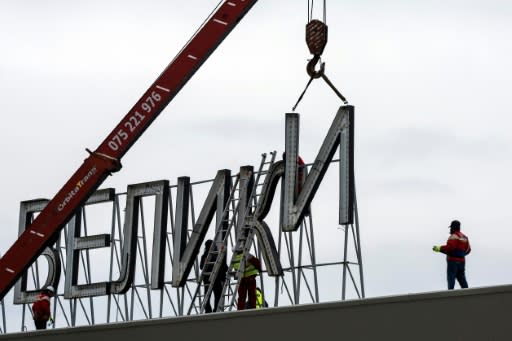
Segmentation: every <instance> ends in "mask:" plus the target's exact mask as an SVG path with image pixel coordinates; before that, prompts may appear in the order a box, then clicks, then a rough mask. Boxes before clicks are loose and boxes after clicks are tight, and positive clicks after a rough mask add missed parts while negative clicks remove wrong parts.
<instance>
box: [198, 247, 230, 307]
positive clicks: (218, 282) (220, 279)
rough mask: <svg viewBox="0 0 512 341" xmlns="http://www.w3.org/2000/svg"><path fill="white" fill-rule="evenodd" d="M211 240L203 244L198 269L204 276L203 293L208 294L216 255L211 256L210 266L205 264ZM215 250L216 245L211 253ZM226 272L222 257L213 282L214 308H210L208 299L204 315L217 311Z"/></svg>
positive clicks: (224, 261) (224, 259) (226, 267)
mask: <svg viewBox="0 0 512 341" xmlns="http://www.w3.org/2000/svg"><path fill="white" fill-rule="evenodd" d="M212 244H213V240H211V239H208V240H207V241H206V242H205V243H204V252H203V255H202V256H201V261H200V262H199V267H200V268H201V269H202V270H203V273H205V274H206V275H205V276H204V277H203V283H204V293H205V294H206V292H208V290H209V287H210V279H209V276H210V273H211V272H212V271H213V266H214V263H215V262H217V256H218V255H217V254H213V255H212V256H211V262H212V263H211V264H206V258H207V256H208V252H209V251H210V248H211V247H212ZM215 250H216V245H213V249H212V251H215ZM227 271H228V265H227V264H226V256H225V255H224V256H223V257H222V263H221V266H220V269H219V273H218V274H217V277H216V278H215V281H214V282H213V288H212V292H213V296H214V306H213V310H212V306H211V304H210V297H211V296H210V297H209V298H208V301H207V302H206V305H205V306H204V311H205V313H207V314H208V313H211V312H212V311H217V307H218V306H219V301H220V298H221V296H222V288H223V287H224V282H225V281H226V272H227Z"/></svg>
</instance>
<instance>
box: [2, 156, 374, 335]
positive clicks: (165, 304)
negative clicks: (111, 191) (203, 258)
mask: <svg viewBox="0 0 512 341" xmlns="http://www.w3.org/2000/svg"><path fill="white" fill-rule="evenodd" d="M332 162H333V163H337V162H339V160H333V161H332ZM306 166H308V167H310V166H311V164H310V165H306ZM212 182H213V180H207V181H199V182H195V183H191V186H190V193H189V200H190V208H191V212H190V213H191V214H190V215H189V219H190V220H191V224H189V226H194V223H195V221H196V216H195V212H196V209H197V208H198V207H201V205H202V204H203V203H202V201H201V200H198V199H196V200H194V193H198V192H199V193H200V192H201V190H202V192H204V187H203V188H201V187H202V186H209V185H210V184H211V183H212ZM176 189H177V186H176V185H173V186H169V196H168V199H167V205H168V206H167V208H168V210H169V214H168V217H167V220H168V221H167V222H168V225H169V229H168V231H167V232H166V235H165V239H166V241H165V264H166V268H165V278H164V281H163V286H162V287H161V289H157V290H154V289H153V290H152V289H151V285H152V283H151V279H150V276H149V275H150V269H151V262H152V260H151V259H150V256H149V255H150V254H151V253H150V252H148V245H147V240H148V238H151V237H150V234H151V233H152V231H153V227H152V226H151V224H152V222H151V219H148V218H149V217H151V214H150V212H151V211H154V210H155V208H154V206H155V205H154V204H151V203H148V204H147V205H146V200H147V198H146V197H141V198H140V200H139V202H138V224H139V229H138V232H137V243H136V244H137V247H136V250H137V252H136V253H137V256H136V258H137V259H136V269H137V271H136V275H135V278H134V282H133V285H132V286H131V287H130V289H129V290H128V291H127V292H125V293H116V294H114V293H111V294H109V295H105V296H97V297H82V298H74V299H71V300H68V304H66V301H65V300H63V298H64V297H63V293H62V292H59V293H58V295H57V296H56V297H55V299H54V300H53V315H54V316H55V317H56V326H57V327H66V326H77V325H93V324H95V323H109V322H120V321H130V320H139V319H151V318H155V317H158V318H161V317H168V316H182V315H185V314H186V313H187V311H188V310H189V307H190V306H191V305H192V304H194V303H196V304H197V302H193V301H192V299H193V293H194V292H195V290H196V288H197V285H198V283H197V279H198V277H199V274H200V269H199V266H198V261H197V259H196V261H195V264H194V266H193V268H192V271H191V272H190V275H189V278H188V280H187V282H186V284H185V285H184V286H183V287H179V288H175V287H173V286H172V285H171V283H172V282H171V271H170V264H171V262H172V260H173V259H172V258H173V242H172V240H173V234H174V228H175V201H176V200H175V198H176V195H177V194H176ZM353 190H354V203H355V188H353ZM126 196H127V193H117V194H116V195H115V198H114V200H113V201H112V202H111V205H112V211H111V212H112V218H111V226H110V227H109V229H110V234H111V245H110V265H107V263H106V262H105V264H104V265H105V268H106V269H108V276H107V278H108V280H109V281H112V280H114V279H115V274H117V273H119V272H120V271H121V266H122V264H121V257H122V254H123V253H122V250H123V246H124V243H125V240H124V238H125V236H124V235H123V226H124V224H125V221H124V210H126V208H123V207H122V204H121V203H122V202H124V201H123V200H125V199H124V198H125V197H126ZM313 203H314V202H313ZM81 214H82V215H83V216H82V223H83V229H82V232H83V234H84V235H85V236H87V235H88V233H90V232H89V230H90V229H88V227H87V222H88V219H87V212H86V209H85V207H84V208H83V209H82V213H81ZM354 216H355V219H354V220H355V221H354V223H353V224H348V225H342V228H343V229H344V238H345V240H344V244H343V254H342V256H341V259H339V260H333V261H332V262H328V263H318V262H317V260H316V245H315V238H314V232H315V231H314V226H313V213H312V212H311V209H310V212H309V215H307V216H306V217H305V218H304V219H303V221H302V222H301V224H300V227H299V229H298V230H297V231H296V232H282V231H280V230H279V231H278V232H274V233H276V234H277V236H274V238H277V240H278V252H279V254H280V255H281V262H282V264H283V270H284V275H283V276H282V277H275V278H272V277H269V276H268V275H267V273H266V271H263V273H262V274H261V276H260V278H259V285H260V288H262V289H263V290H265V289H266V297H265V298H266V300H267V301H268V302H269V303H270V305H271V306H287V305H295V304H300V303H318V302H321V301H322V299H321V297H320V293H319V284H320V282H321V281H322V278H321V276H320V275H319V274H318V272H317V270H318V269H319V268H320V267H322V268H329V269H331V270H332V271H334V272H335V273H338V275H340V276H341V281H340V282H339V283H338V284H339V286H340V292H341V296H340V299H342V300H344V299H346V298H347V296H348V294H347V285H350V284H352V286H353V288H354V291H355V292H356V295H357V297H359V298H363V297H364V282H363V271H362V256H361V241H360V236H359V219H358V215H357V205H356V204H355V205H354ZM333 225H335V224H333ZM210 233H213V228H210V230H209V232H208V234H210ZM67 234H68V229H67V228H66V229H64V230H63V231H62V232H61V237H60V238H59V239H58V241H57V243H56V249H57V250H58V254H59V258H60V261H61V264H64V266H63V272H64V275H66V272H67V271H66V270H67V269H66V266H65V264H66V243H67V241H68V240H69V239H68V235H67ZM188 238H190V230H188V235H187V239H188ZM228 240H231V241H232V242H231V244H232V243H233V242H234V241H235V240H236V239H235V236H234V232H233V236H230V238H228ZM62 241H64V244H63V245H62ZM351 245H353V248H354V250H355V255H356V259H355V260H354V261H351V260H350V259H349V258H350V256H349V252H348V250H349V248H350V247H351ZM232 246H233V245H231V247H232ZM251 252H254V254H256V255H257V256H260V257H261V248H260V247H259V245H258V243H257V242H256V241H255V242H254V243H253V247H252V251H251ZM93 264H94V263H91V259H90V257H89V251H88V250H86V251H85V252H84V253H81V254H80V266H81V268H80V270H81V272H82V273H83V275H82V278H81V280H82V282H85V283H87V284H90V283H92V275H93V274H92V272H94V271H91V266H92V265H93ZM340 265H341V267H340ZM39 267H40V266H39V262H36V263H35V264H34V266H32V267H31V269H30V271H28V277H29V281H31V283H32V287H33V288H40V285H41V278H42V277H41V275H40V273H39V272H40V270H41V269H39ZM340 268H341V272H340V271H339V270H336V269H340ZM355 268H357V269H355ZM43 270H44V269H43ZM357 270H359V274H356V272H357ZM329 277H330V278H329V279H328V280H329V281H330V282H332V278H333V277H332V276H329ZM107 278H105V279H107ZM63 281H64V279H63V278H61V282H63ZM59 291H62V290H59ZM272 296H273V297H272ZM199 299H201V298H199ZM1 313H2V320H1V321H2V323H3V328H2V329H1V331H0V332H1V333H5V332H6V322H5V319H6V317H5V306H4V304H3V302H2V304H1ZM31 320H32V319H31V313H30V305H29V304H24V305H23V306H22V324H21V330H27V329H32V328H33V326H32V325H31V324H32V321H31ZM54 327H55V326H54Z"/></svg>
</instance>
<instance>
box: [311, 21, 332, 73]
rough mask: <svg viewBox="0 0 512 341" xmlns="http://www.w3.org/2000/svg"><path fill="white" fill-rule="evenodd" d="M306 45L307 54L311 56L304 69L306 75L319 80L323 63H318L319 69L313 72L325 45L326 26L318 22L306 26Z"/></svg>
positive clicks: (322, 71)
mask: <svg viewBox="0 0 512 341" xmlns="http://www.w3.org/2000/svg"><path fill="white" fill-rule="evenodd" d="M306 44H307V45H308V48H309V52H310V53H311V54H312V55H313V59H311V60H310V61H309V63H308V65H307V67H306V70H307V72H308V75H309V76H310V77H311V78H320V77H321V76H322V74H323V73H324V70H325V63H320V69H319V70H318V71H316V70H315V66H316V64H317V63H318V62H319V61H320V56H321V55H322V53H323V52H324V49H325V46H326V45H327V25H326V24H324V23H323V22H321V21H320V20H316V19H315V20H311V21H310V22H308V23H307V25H306Z"/></svg>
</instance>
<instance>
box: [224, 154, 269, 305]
mask: <svg viewBox="0 0 512 341" xmlns="http://www.w3.org/2000/svg"><path fill="white" fill-rule="evenodd" d="M271 155H272V156H271V160H270V161H268V162H265V160H264V159H263V160H262V163H261V165H260V169H259V171H258V174H257V176H256V182H255V186H254V187H253V189H252V191H251V196H250V198H249V205H248V206H247V208H246V214H244V220H243V222H242V224H241V227H240V229H239V231H237V238H236V242H235V245H234V247H233V255H232V257H231V261H230V263H229V266H228V271H227V273H226V281H225V282H224V287H223V288H222V294H221V298H220V302H219V306H218V307H217V311H226V310H232V308H233V306H234V304H235V300H236V298H237V292H238V287H239V286H240V280H241V279H242V277H243V273H244V272H245V266H246V263H247V258H248V256H249V251H250V250H251V247H252V245H253V241H254V235H255V232H256V231H255V229H254V225H253V224H252V223H251V219H254V217H253V214H254V213H255V212H256V210H257V209H258V206H259V205H260V204H261V201H260V200H259V198H260V196H261V191H262V190H263V185H264V181H263V180H262V179H263V178H262V177H261V175H262V174H263V173H264V171H263V166H268V168H267V169H270V167H271V166H272V165H273V164H274V161H275V156H276V155H275V152H273V153H271ZM240 253H241V254H242V256H241V259H239V258H238V255H239V254H240ZM236 264H238V269H236V268H235V265H236ZM226 303H227V304H226Z"/></svg>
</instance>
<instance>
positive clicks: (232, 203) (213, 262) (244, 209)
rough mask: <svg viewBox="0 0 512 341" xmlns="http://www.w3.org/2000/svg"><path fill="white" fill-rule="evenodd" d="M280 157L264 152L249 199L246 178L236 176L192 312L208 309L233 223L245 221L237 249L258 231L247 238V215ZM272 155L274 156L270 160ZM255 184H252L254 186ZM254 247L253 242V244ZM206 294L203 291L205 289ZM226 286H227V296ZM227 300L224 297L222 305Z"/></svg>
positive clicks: (238, 236)
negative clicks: (245, 193)
mask: <svg viewBox="0 0 512 341" xmlns="http://www.w3.org/2000/svg"><path fill="white" fill-rule="evenodd" d="M275 157H276V152H275V151H273V152H270V155H267V154H266V153H263V154H262V155H261V162H260V166H259V169H258V172H257V174H256V180H255V186H251V185H250V184H248V185H247V187H248V190H249V191H250V195H249V196H248V198H247V202H246V203H244V201H245V200H243V198H241V197H240V193H241V189H242V187H243V186H242V181H241V177H240V174H238V175H237V177H236V179H235V183H234V185H233V187H232V189H231V193H230V195H229V198H228V204H227V205H226V207H225V208H224V211H223V213H222V219H221V220H220V222H219V225H218V226H216V229H215V236H214V238H213V243H212V244H211V246H210V248H209V250H208V253H207V255H206V258H205V262H204V266H203V269H202V271H201V274H200V275H199V277H198V286H197V289H196V291H195V293H194V296H193V297H192V304H191V305H190V308H189V311H188V314H190V313H191V312H192V310H193V309H194V310H195V312H196V313H204V311H205V307H206V304H207V302H209V301H210V298H211V295H212V292H213V287H214V285H213V283H215V281H216V279H217V277H218V276H219V275H221V274H220V271H221V269H222V264H223V263H224V262H225V259H226V253H227V245H228V241H229V237H230V235H231V229H232V227H233V226H235V225H237V222H238V223H239V224H238V225H241V226H242V228H241V231H235V236H237V237H236V243H235V245H234V247H233V251H234V252H236V250H237V247H238V243H239V242H243V241H245V240H251V241H252V238H253V237H254V232H252V234H251V235H250V238H243V235H244V233H243V232H244V231H247V219H248V218H249V217H250V216H251V214H252V213H254V211H255V209H256V205H257V203H258V197H259V196H260V195H261V189H262V187H263V179H264V177H263V176H262V175H263V174H266V173H267V172H268V170H269V169H270V167H271V166H272V165H273V164H274V161H275ZM269 158H270V160H268V159H269ZM250 177H251V178H252V177H253V174H250ZM251 187H252V188H251ZM244 247H245V245H243V247H242V248H240V250H242V249H244ZM249 249H250V244H249ZM206 278H208V282H209V283H210V285H208V289H207V290H205V285H204V282H205V281H204V279H206ZM228 281H229V274H226V282H228ZM202 292H203V293H204V295H201V293H202ZM224 293H225V290H224V289H223V296H222V297H224ZM228 295H232V291H228ZM222 303H223V300H222V299H221V303H220V304H219V306H220V305H222Z"/></svg>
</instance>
